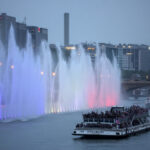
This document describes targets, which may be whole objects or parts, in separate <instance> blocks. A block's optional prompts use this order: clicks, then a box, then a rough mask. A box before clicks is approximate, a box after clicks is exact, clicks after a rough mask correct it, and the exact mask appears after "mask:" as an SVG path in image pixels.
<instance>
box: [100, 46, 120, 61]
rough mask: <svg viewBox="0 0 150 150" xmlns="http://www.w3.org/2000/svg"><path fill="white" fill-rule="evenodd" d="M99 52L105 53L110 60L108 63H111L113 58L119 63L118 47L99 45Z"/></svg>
mask: <svg viewBox="0 0 150 150" xmlns="http://www.w3.org/2000/svg"><path fill="white" fill-rule="evenodd" d="M99 47H100V52H101V53H102V52H103V51H105V53H106V56H107V57H108V58H109V59H110V61H113V57H114V56H115V57H116V58H117V60H118V61H119V59H118V57H119V52H118V50H119V49H118V47H117V46H116V45H113V44H106V43H99Z"/></svg>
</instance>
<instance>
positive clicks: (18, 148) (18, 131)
mask: <svg viewBox="0 0 150 150" xmlns="http://www.w3.org/2000/svg"><path fill="white" fill-rule="evenodd" d="M81 116H82V112H74V113H65V114H51V115H47V116H44V117H41V118H38V119H34V120H30V121H26V122H20V121H16V122H10V123H0V150H80V149H81V150H149V149H150V132H146V133H143V134H139V135H137V136H132V137H129V138H125V139H121V140H110V139H109V140H107V139H96V140H94V139H92V140H90V139H88V140H87V139H81V138H78V137H74V136H72V135H71V133H72V131H73V128H74V126H75V124H76V123H77V122H79V121H81Z"/></svg>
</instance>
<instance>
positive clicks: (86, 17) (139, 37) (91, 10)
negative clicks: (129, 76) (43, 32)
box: [0, 0, 150, 45]
mask: <svg viewBox="0 0 150 150" xmlns="http://www.w3.org/2000/svg"><path fill="white" fill-rule="evenodd" d="M28 2H29V1H26V2H25V1H22V0H14V1H13V2H8V0H5V1H4V0H2V1H1V6H0V13H2V12H4V13H7V14H8V15H10V16H15V17H16V19H17V21H18V22H23V19H24V17H26V18H27V24H28V25H35V26H39V27H45V28H47V29H48V30H49V43H56V44H63V40H64V39H63V37H64V35H63V29H64V26H63V19H64V18H63V15H64V13H65V12H68V13H70V43H72V44H76V43H81V42H85V41H88V42H94V41H96V42H106V43H114V44H117V43H135V44H147V45H150V42H149V33H150V28H149V26H150V18H149V14H150V10H149V8H148V6H149V4H150V2H149V1H148V0H144V1H142V0H132V1H129V0H127V1H123V0H113V1H112V0H105V1H104V0H100V1H99V0H94V2H93V1H91V0H86V1H85V0H82V2H80V1H79V0H76V1H73V0H63V1H58V0H55V1H54V0H50V1H48V0H45V2H40V1H35V0H32V1H30V3H28ZM8 5H9V6H8ZM14 8H15V9H14ZM33 10H34V11H33ZM77 10H78V11H77Z"/></svg>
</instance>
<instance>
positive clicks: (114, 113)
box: [83, 105, 148, 122]
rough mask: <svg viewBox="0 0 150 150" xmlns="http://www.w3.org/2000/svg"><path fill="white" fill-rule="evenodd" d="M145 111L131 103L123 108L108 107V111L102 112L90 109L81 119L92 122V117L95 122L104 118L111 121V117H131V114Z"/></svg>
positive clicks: (139, 113)
mask: <svg viewBox="0 0 150 150" xmlns="http://www.w3.org/2000/svg"><path fill="white" fill-rule="evenodd" d="M112 108H113V107H112ZM147 113H148V109H146V108H143V107H140V106H136V105H133V106H131V107H129V108H123V109H122V110H120V109H118V110H117V109H115V110H114V109H110V110H109V111H106V112H105V113H104V112H101V113H98V112H94V111H92V112H91V113H86V114H83V120H84V121H87V120H88V121H89V122H90V120H91V122H92V121H93V119H94V121H95V122H98V121H100V122H101V121H102V120H103V121H104V120H105V121H106V122H107V120H109V121H110V122H111V121H113V119H116V118H126V117H130V118H131V117H133V115H141V114H147ZM109 121H108V122H109Z"/></svg>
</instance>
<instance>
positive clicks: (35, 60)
mask: <svg viewBox="0 0 150 150" xmlns="http://www.w3.org/2000/svg"><path fill="white" fill-rule="evenodd" d="M34 51H35V50H34V49H33V48H32V42H31V38H30V35H29V34H28V35H27V44H26V48H24V49H19V48H18V46H17V45H16V41H15V37H14V31H13V28H12V26H11V28H10V34H9V42H8V50H5V49H4V48H3V46H2V43H0V120H4V119H22V118H32V117H35V116H40V115H42V114H45V113H54V112H68V111H76V110H83V109H89V108H99V107H105V106H114V105H117V104H118V102H119V99H120V70H119V67H118V65H117V61H116V59H115V58H114V60H113V63H111V62H110V60H109V59H108V58H107V57H106V55H105V54H103V53H102V54H100V53H99V51H100V50H99V49H98V48H97V53H96V60H95V64H93V63H92V61H91V58H90V55H89V54H88V53H86V52H85V50H84V49H83V48H82V46H80V47H79V48H78V50H77V51H75V50H73V51H72V52H71V56H70V59H69V61H68V62H67V61H66V60H65V59H64V58H63V54H62V53H63V52H62V50H61V49H59V48H58V51H57V54H58V58H59V60H58V63H57V65H56V67H55V72H53V71H54V70H52V66H54V62H53V61H52V60H53V59H52V54H51V52H50V50H49V47H48V44H47V43H44V42H42V43H41V47H40V50H39V52H38V53H37V54H36V55H35V53H34Z"/></svg>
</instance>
